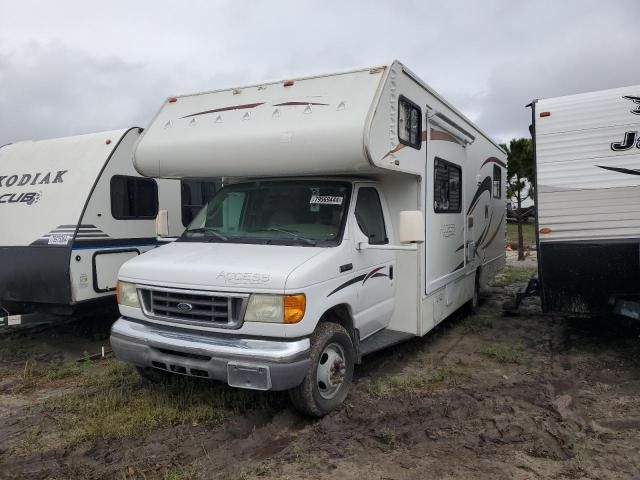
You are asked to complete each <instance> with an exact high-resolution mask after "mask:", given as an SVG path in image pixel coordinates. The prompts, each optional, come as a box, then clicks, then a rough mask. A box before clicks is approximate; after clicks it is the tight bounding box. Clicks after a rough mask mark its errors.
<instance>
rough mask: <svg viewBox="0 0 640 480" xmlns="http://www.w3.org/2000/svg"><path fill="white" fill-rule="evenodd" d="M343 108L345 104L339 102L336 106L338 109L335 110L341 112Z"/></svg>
mask: <svg viewBox="0 0 640 480" xmlns="http://www.w3.org/2000/svg"><path fill="white" fill-rule="evenodd" d="M344 108H345V104H344V102H340V103H339V104H338V108H336V110H337V111H341V110H344Z"/></svg>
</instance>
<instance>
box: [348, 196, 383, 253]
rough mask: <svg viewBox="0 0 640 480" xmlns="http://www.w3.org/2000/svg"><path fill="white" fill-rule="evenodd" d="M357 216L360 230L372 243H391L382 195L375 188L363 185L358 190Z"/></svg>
mask: <svg viewBox="0 0 640 480" xmlns="http://www.w3.org/2000/svg"><path fill="white" fill-rule="evenodd" d="M355 216H356V220H357V222H358V226H359V227H360V230H362V233H364V234H365V235H366V236H367V238H368V239H369V243H370V244H371V245H384V244H386V243H389V239H388V238H387V230H386V228H385V226H384V215H383V214H382V205H380V197H379V196H378V191H377V190H376V189H375V188H372V187H363V188H360V189H359V190H358V201H357V202H356V209H355Z"/></svg>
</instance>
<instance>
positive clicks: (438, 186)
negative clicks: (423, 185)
mask: <svg viewBox="0 0 640 480" xmlns="http://www.w3.org/2000/svg"><path fill="white" fill-rule="evenodd" d="M433 170H434V171H433V210H434V212H436V213H460V212H461V211H462V208H461V206H462V188H461V184H460V182H461V180H462V169H461V168H460V167H459V166H457V165H455V164H453V163H451V162H447V161H446V160H443V159H441V158H437V157H436V159H435V161H434V163H433Z"/></svg>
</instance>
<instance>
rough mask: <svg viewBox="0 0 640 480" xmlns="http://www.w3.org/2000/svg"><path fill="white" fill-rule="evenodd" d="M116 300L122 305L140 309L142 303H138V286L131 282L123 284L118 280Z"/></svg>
mask: <svg viewBox="0 0 640 480" xmlns="http://www.w3.org/2000/svg"><path fill="white" fill-rule="evenodd" d="M116 299H117V300H118V303H119V304H120V305H126V306H127V307H136V308H140V302H139V301H138V291H137V290H136V286H135V284H133V283H130V282H121V281H120V280H118V283H117V284H116Z"/></svg>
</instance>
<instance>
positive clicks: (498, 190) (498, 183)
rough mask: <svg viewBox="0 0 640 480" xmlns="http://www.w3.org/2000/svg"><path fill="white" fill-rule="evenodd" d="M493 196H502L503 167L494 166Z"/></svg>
mask: <svg viewBox="0 0 640 480" xmlns="http://www.w3.org/2000/svg"><path fill="white" fill-rule="evenodd" d="M493 198H502V169H501V168H500V167H499V166H498V165H494V166H493Z"/></svg>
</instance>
